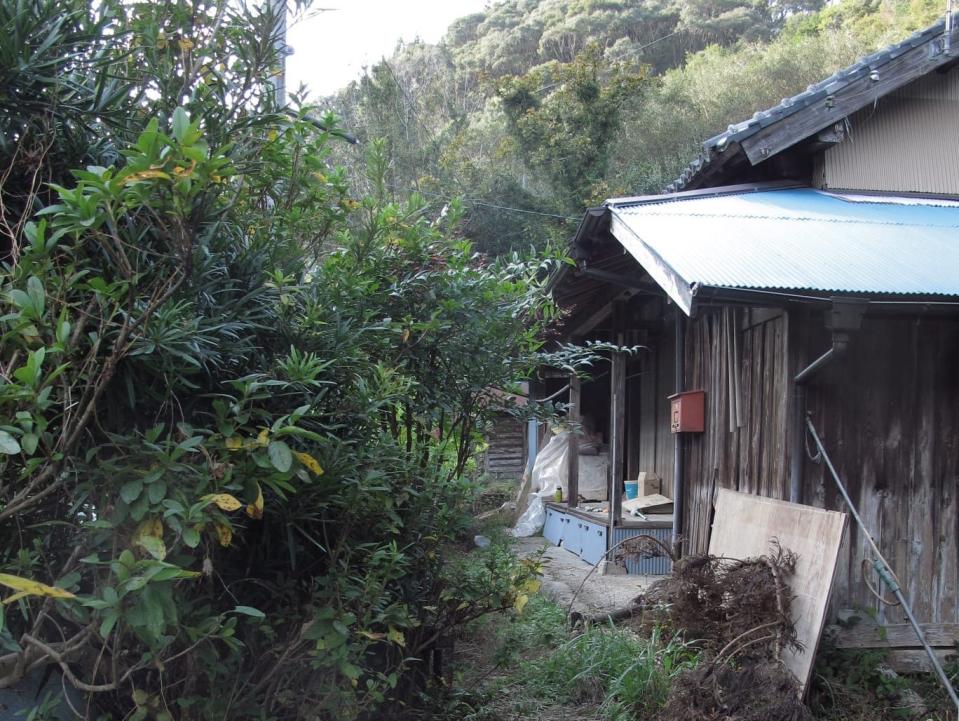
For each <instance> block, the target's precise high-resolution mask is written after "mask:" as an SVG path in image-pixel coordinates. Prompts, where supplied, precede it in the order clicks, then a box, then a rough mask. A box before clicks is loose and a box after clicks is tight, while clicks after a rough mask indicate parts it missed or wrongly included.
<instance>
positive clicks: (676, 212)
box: [609, 188, 959, 313]
mask: <svg viewBox="0 0 959 721" xmlns="http://www.w3.org/2000/svg"><path fill="white" fill-rule="evenodd" d="M609 208H610V211H611V222H610V230H611V232H612V233H613V235H614V236H615V237H616V239H617V240H619V241H620V242H621V243H622V244H623V246H624V247H625V248H626V249H627V250H628V251H629V252H630V253H631V254H632V255H633V256H634V257H635V258H636V259H637V260H638V261H639V262H640V264H641V265H643V267H644V268H645V269H646V270H647V272H649V273H650V275H651V276H652V277H653V278H654V279H655V280H656V281H657V282H658V283H659V284H660V285H661V286H662V287H663V288H664V289H665V290H666V291H667V292H668V293H669V294H670V296H672V297H673V299H674V300H675V301H676V302H677V303H678V304H679V305H680V306H681V307H683V308H684V310H686V312H687V313H688V312H690V310H691V307H692V302H693V296H694V294H695V290H696V288H697V286H711V287H723V288H744V289H765V290H789V291H800V290H807V291H818V292H821V293H830V292H832V293H858V294H863V295H884V294H908V295H918V296H930V295H948V296H959V203H951V202H948V201H942V202H941V203H939V202H936V203H935V204H930V203H929V202H928V201H927V202H916V201H915V200H914V199H910V198H897V197H890V196H882V197H874V196H856V197H852V196H840V195H835V194H831V193H826V192H823V191H819V190H814V189H811V188H794V189H776V190H760V191H758V192H731V193H723V192H721V190H718V191H717V194H713V195H707V196H693V197H689V196H685V197H684V196H673V197H670V196H659V197H653V198H644V199H642V200H639V201H631V200H630V199H625V198H624V199H618V200H617V201H614V202H612V203H610V205H609Z"/></svg>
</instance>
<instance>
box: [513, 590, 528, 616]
mask: <svg viewBox="0 0 959 721" xmlns="http://www.w3.org/2000/svg"><path fill="white" fill-rule="evenodd" d="M527 603H529V596H527V595H526V594H525V593H523V594H520V595H519V596H517V597H516V601H515V602H514V603H513V608H515V609H516V613H522V612H523V609H524V608H526V604H527Z"/></svg>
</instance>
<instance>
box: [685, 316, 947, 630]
mask: <svg viewBox="0 0 959 721" xmlns="http://www.w3.org/2000/svg"><path fill="white" fill-rule="evenodd" d="M727 314H735V315H737V316H738V320H739V322H740V323H741V326H739V327H737V326H736V324H735V323H734V322H730V318H729V316H728V315H727ZM797 318H798V316H791V317H790V316H788V315H786V314H782V313H770V312H768V311H761V310H758V311H757V310H756V309H753V310H752V311H750V310H742V309H739V310H717V311H709V312H704V313H702V314H701V315H700V316H699V317H697V318H695V319H693V320H691V321H690V323H689V326H688V336H687V344H686V362H687V366H686V382H687V383H686V385H687V388H702V389H704V390H705V391H706V432H705V433H702V434H690V435H689V436H688V440H687V443H686V493H687V495H686V505H685V507H686V535H687V547H686V548H687V551H689V552H693V553H697V552H703V551H705V549H706V547H707V544H708V539H709V529H710V524H711V521H712V519H711V512H712V506H713V499H714V494H715V491H716V489H717V488H719V487H724V488H732V489H735V490H740V491H745V492H749V493H758V494H761V495H764V496H768V497H772V498H788V495H789V439H790V433H791V425H792V422H791V414H790V406H791V402H792V383H791V378H792V376H793V375H794V374H795V372H796V370H797V368H798V367H799V366H800V365H802V366H804V365H805V364H806V363H808V362H809V361H810V360H811V359H812V358H814V357H816V356H818V355H819V354H820V353H822V352H823V351H825V350H826V349H827V348H828V347H829V335H828V333H827V332H826V331H825V330H824V327H823V318H822V315H821V314H818V315H813V316H811V317H803V318H801V319H798V320H797ZM790 324H792V325H793V328H792V332H790V327H789V326H790ZM732 335H736V336H738V339H739V341H740V355H739V358H738V359H736V360H732V357H733V354H732V353H730V350H729V349H730V343H731V342H732ZM790 338H792V339H794V340H793V343H792V344H790V342H789V340H790ZM790 346H792V347H790ZM731 367H738V368H739V374H740V376H739V380H740V388H741V390H740V394H741V398H742V403H743V408H742V410H743V412H742V418H741V420H742V426H740V427H738V428H734V429H733V430H730V416H729V406H730V402H731V398H732V392H733V391H731V383H730V368H731ZM808 398H809V400H808V408H809V410H810V412H811V414H812V418H813V422H814V423H815V424H816V426H817V428H818V429H819V431H820V433H821V435H822V437H823V442H824V444H825V446H826V449H827V451H828V452H829V454H830V457H831V458H832V459H833V462H834V463H835V464H836V467H837V470H838V471H839V473H840V475H841V477H842V478H843V479H844V481H845V482H846V484H847V485H848V488H849V491H850V495H851V497H852V498H853V501H854V502H855V503H856V504H857V506H858V509H859V512H860V513H861V514H862V516H863V519H864V521H865V522H866V524H867V525H868V526H869V528H870V529H872V532H873V534H874V535H875V536H876V538H877V540H878V541H879V544H880V547H881V548H882V551H883V553H884V554H886V556H887V558H888V559H889V561H890V563H891V564H892V566H893V568H894V570H895V571H896V573H897V574H898V576H899V579H900V582H901V583H902V586H903V588H904V589H905V590H906V595H907V597H908V598H909V599H910V601H911V603H912V604H913V607H914V610H915V612H916V614H917V616H918V618H919V620H920V621H922V622H925V623H957V622H959V550H957V544H959V500H957V497H959V319H957V320H937V319H931V318H924V319H921V320H918V319H916V318H911V319H888V318H885V319H872V318H867V319H866V320H864V322H863V328H862V330H860V331H858V332H857V333H855V334H854V335H853V336H852V340H851V343H850V346H849V351H848V353H847V354H846V355H845V356H841V357H839V358H838V359H837V360H836V361H834V362H833V363H832V364H831V365H829V366H827V367H826V368H824V370H823V371H821V373H820V374H819V375H817V376H816V377H815V378H814V379H813V381H812V382H811V384H810V385H809V388H808ZM826 473H827V471H826V469H825V467H824V466H823V465H821V464H818V463H814V462H812V461H811V460H810V459H809V458H808V457H805V460H804V464H803V486H802V489H801V493H802V502H804V503H808V504H811V505H815V506H819V507H824V508H829V509H834V510H845V509H844V508H843V504H842V501H841V498H840V497H839V494H838V491H837V490H836V489H835V485H834V483H833V481H832V479H831V478H830V477H828V476H827V475H825V474H826ZM863 558H871V557H870V555H869V554H868V553H867V550H866V546H865V542H864V540H863V537H862V535H861V534H860V533H859V531H858V529H856V528H855V527H854V525H852V524H851V523H850V526H849V530H848V531H847V533H846V536H845V541H844V544H843V547H842V549H841V550H840V556H839V564H838V566H837V570H836V577H835V583H834V586H833V596H832V610H833V611H835V610H837V609H840V608H860V609H875V610H876V611H877V612H878V614H879V619H880V621H882V622H883V623H902V622H903V621H904V614H903V613H902V611H901V610H899V609H897V608H894V607H883V606H881V604H879V603H878V602H877V601H876V600H875V599H874V598H873V597H872V596H871V594H870V593H869V591H868V590H867V589H866V586H865V584H864V583H863V571H862V569H861V563H862V560H863ZM870 580H871V582H873V583H876V579H875V578H874V574H873V577H871V578H870Z"/></svg>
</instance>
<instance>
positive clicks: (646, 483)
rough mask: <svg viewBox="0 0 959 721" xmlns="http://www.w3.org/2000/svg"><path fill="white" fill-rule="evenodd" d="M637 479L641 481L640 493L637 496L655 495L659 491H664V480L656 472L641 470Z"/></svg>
mask: <svg viewBox="0 0 959 721" xmlns="http://www.w3.org/2000/svg"><path fill="white" fill-rule="evenodd" d="M637 480H638V481H639V493H638V494H637V498H643V497H644V496H654V495H656V494H657V493H662V492H663V481H662V479H661V478H660V477H659V476H657V475H656V474H655V473H648V472H646V471H641V472H640V473H639V477H638V478H637Z"/></svg>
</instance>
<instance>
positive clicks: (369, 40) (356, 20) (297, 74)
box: [287, 0, 487, 99]
mask: <svg viewBox="0 0 959 721" xmlns="http://www.w3.org/2000/svg"><path fill="white" fill-rule="evenodd" d="M290 4H291V5H292V3H290ZM486 4H487V2H486V0H392V1H391V0H315V2H314V10H312V11H311V13H310V17H309V18H308V19H306V20H303V21H301V22H298V23H295V24H291V25H290V28H289V31H288V35H287V44H288V45H289V46H290V47H292V48H293V55H292V56H291V57H290V58H289V59H288V60H287V87H288V88H289V89H290V90H295V89H296V88H298V87H299V85H300V83H301V82H302V83H305V84H306V85H307V86H309V88H310V95H311V97H312V98H313V99H316V98H318V97H320V96H323V95H328V94H330V93H332V92H333V91H335V90H337V89H339V88H341V87H343V86H344V85H346V84H347V83H349V82H350V81H351V80H353V79H355V78H356V77H358V76H359V75H360V73H361V72H362V70H363V67H364V66H366V65H372V64H373V63H375V62H376V61H377V60H379V59H380V58H382V57H383V56H384V55H385V56H389V55H390V53H391V52H392V51H393V48H394V47H395V46H396V43H397V41H398V40H400V39H402V40H413V39H415V38H417V37H418V38H420V39H422V40H425V41H426V42H431V43H432V42H436V41H437V40H439V39H440V38H441V37H443V34H444V33H445V32H446V28H447V27H449V24H450V23H451V22H453V20H455V19H456V18H458V17H461V16H463V15H469V14H470V13H474V12H477V11H479V10H482V9H483V8H484V7H486ZM317 8H329V9H330V10H329V11H328V12H316V9H317Z"/></svg>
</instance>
